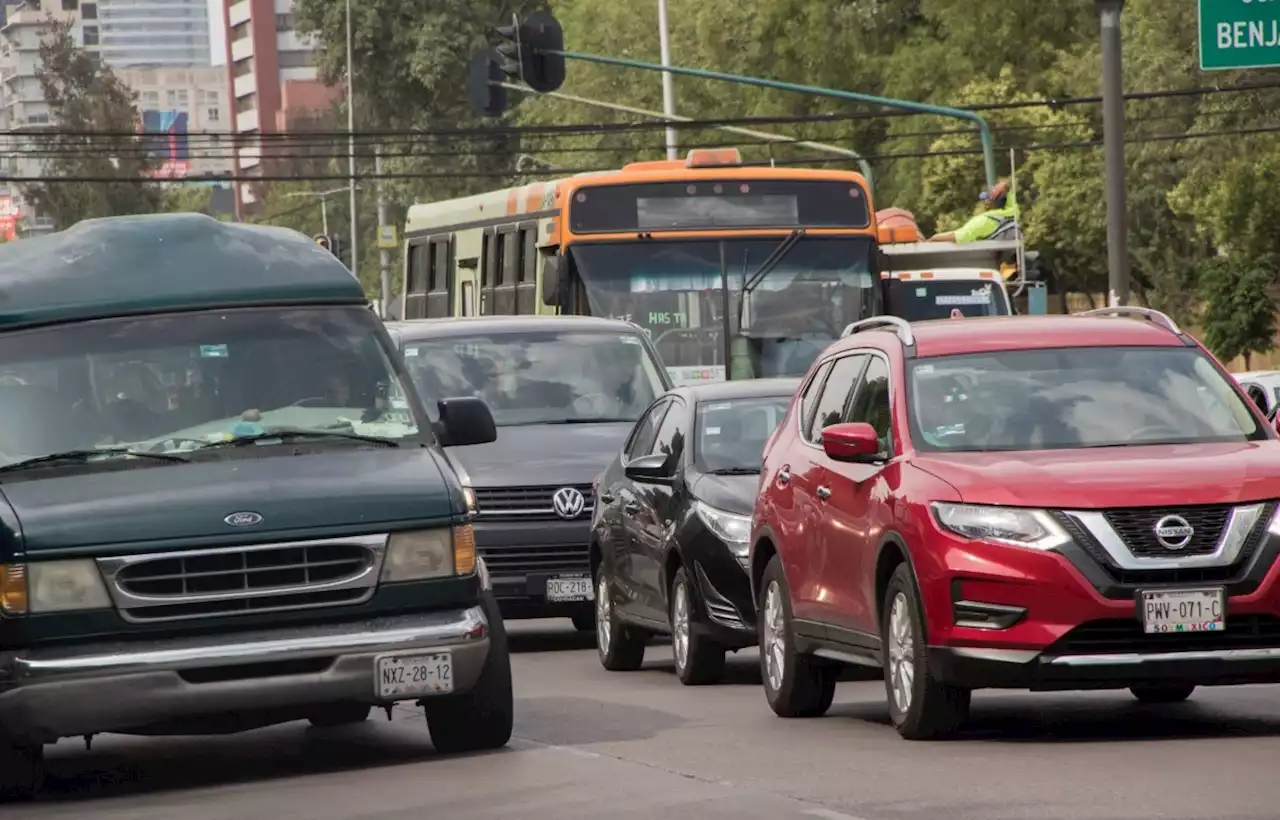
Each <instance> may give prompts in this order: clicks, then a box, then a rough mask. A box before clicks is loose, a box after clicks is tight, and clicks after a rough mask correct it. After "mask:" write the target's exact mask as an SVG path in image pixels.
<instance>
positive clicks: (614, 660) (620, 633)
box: [596, 566, 649, 672]
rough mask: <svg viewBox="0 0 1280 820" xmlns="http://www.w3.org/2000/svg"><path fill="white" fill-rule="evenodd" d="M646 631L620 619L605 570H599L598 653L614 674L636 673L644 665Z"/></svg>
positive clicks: (597, 605)
mask: <svg viewBox="0 0 1280 820" xmlns="http://www.w3.org/2000/svg"><path fill="white" fill-rule="evenodd" d="M648 639H649V636H648V635H646V634H645V633H644V632H643V631H641V630H639V629H636V628H635V627H634V626H631V625H630V624H625V623H623V622H622V621H621V620H619V619H618V613H617V612H616V611H615V610H614V608H613V597H612V595H611V594H610V591H609V577H608V576H607V575H605V574H604V567H603V566H601V567H600V568H599V569H597V570H596V654H598V655H599V656H600V665H601V666H603V667H604V668H605V669H608V670H609V671H610V672H634V671H636V670H637V669H639V668H640V666H641V664H643V663H644V645H645V642H646V641H647V640H648Z"/></svg>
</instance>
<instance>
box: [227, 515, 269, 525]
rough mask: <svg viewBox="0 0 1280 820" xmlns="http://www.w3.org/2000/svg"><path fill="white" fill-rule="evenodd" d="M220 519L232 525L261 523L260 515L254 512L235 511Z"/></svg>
mask: <svg viewBox="0 0 1280 820" xmlns="http://www.w3.org/2000/svg"><path fill="white" fill-rule="evenodd" d="M222 520H223V521H225V522H227V523H228V524H230V525H231V526H233V527H252V526H253V525H254V524H261V523H262V516H260V515H258V514H257V513H256V512H235V513H231V515H228V516H227V517H226V518H224V519H222Z"/></svg>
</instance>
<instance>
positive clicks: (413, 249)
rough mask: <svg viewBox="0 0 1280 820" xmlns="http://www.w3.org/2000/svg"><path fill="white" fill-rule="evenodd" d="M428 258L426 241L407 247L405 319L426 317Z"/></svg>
mask: <svg viewBox="0 0 1280 820" xmlns="http://www.w3.org/2000/svg"><path fill="white" fill-rule="evenodd" d="M429 259H430V257H429V256H428V246H427V244H426V243H422V244H418V245H411V246H410V247H409V270H408V275H407V277H406V279H407V281H406V282H405V308H404V313H405V315H404V318H406V319H424V318H426V315H427V289H428V276H429V272H428V264H429Z"/></svg>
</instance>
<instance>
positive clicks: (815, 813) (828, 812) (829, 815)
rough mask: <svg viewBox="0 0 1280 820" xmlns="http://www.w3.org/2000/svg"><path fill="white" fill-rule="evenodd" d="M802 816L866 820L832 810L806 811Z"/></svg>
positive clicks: (828, 819)
mask: <svg viewBox="0 0 1280 820" xmlns="http://www.w3.org/2000/svg"><path fill="white" fill-rule="evenodd" d="M801 814H807V815H809V816H810V817H821V818H824V820H864V819H863V818H861V817H858V816H857V815H854V814H843V813H841V812H838V811H833V810H831V809H805V810H804V811H803V812H801Z"/></svg>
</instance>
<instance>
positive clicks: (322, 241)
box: [311, 233, 333, 251]
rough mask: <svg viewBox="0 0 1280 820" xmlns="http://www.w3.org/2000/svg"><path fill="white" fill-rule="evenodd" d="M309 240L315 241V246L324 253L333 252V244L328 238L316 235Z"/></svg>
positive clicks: (319, 234) (320, 234)
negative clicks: (320, 248)
mask: <svg viewBox="0 0 1280 820" xmlns="http://www.w3.org/2000/svg"><path fill="white" fill-rule="evenodd" d="M311 238H312V239H314V240H315V241H316V244H317V245H319V246H320V247H322V248H324V249H325V250H326V251H332V250H333V244H332V243H331V242H330V240H329V237H327V236H325V235H324V234H322V233H318V234H316V235H315V236H313V237H311Z"/></svg>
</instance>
